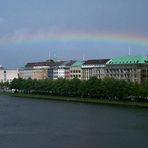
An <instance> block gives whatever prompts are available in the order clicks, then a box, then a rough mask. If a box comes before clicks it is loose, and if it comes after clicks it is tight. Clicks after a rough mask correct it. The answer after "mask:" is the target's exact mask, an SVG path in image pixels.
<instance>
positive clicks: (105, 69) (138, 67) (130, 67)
mask: <svg viewBox="0 0 148 148" xmlns="http://www.w3.org/2000/svg"><path fill="white" fill-rule="evenodd" d="M93 76H95V77H97V78H99V79H103V78H105V77H110V78H115V79H120V80H126V81H130V82H137V83H143V82H144V81H145V80H148V56H142V55H138V56H133V55H128V56H121V57H116V58H111V59H89V60H85V61H79V60H69V61H62V60H57V59H55V60H53V59H48V60H46V61H43V62H31V63H30V62H29V63H26V65H25V66H24V67H21V68H17V69H9V68H4V67H3V66H0V81H1V82H9V83H10V82H11V81H12V80H13V79H14V78H23V79H29V78H31V79H37V80H40V79H54V80H55V79H58V78H64V79H69V80H71V79H73V78H78V79H80V80H88V79H90V77H93Z"/></svg>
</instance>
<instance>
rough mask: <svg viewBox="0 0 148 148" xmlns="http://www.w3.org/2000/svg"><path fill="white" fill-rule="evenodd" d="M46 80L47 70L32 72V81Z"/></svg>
mask: <svg viewBox="0 0 148 148" xmlns="http://www.w3.org/2000/svg"><path fill="white" fill-rule="evenodd" d="M46 78H48V69H35V70H33V74H32V79H37V80H41V79H46Z"/></svg>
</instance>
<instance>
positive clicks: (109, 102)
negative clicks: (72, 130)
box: [5, 93, 148, 107]
mask: <svg viewBox="0 0 148 148" xmlns="http://www.w3.org/2000/svg"><path fill="white" fill-rule="evenodd" d="M5 95H9V96H13V97H23V98H32V99H44V100H56V101H70V102H80V103H91V104H106V105H118V106H119V105H120V106H136V107H148V103H144V102H134V101H133V102H132V101H113V100H105V99H94V98H93V99H92V98H79V97H65V96H49V95H37V94H22V93H14V94H12V93H9V94H8V93H7V94H5Z"/></svg>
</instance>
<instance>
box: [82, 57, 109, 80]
mask: <svg viewBox="0 0 148 148" xmlns="http://www.w3.org/2000/svg"><path fill="white" fill-rule="evenodd" d="M108 61H109V59H94V60H87V61H86V62H84V64H83V65H82V80H88V79H90V77H93V76H95V77H97V78H99V79H102V78H104V77H106V71H105V64H106V62H108Z"/></svg>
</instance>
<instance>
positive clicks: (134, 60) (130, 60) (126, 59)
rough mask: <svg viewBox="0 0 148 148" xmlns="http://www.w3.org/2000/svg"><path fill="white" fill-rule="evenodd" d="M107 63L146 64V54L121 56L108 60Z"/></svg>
mask: <svg viewBox="0 0 148 148" xmlns="http://www.w3.org/2000/svg"><path fill="white" fill-rule="evenodd" d="M106 64H107V65H111V64H148V57H147V56H141V55H138V56H122V57H117V58H113V59H111V60H109V61H108V62H107V63H106Z"/></svg>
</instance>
